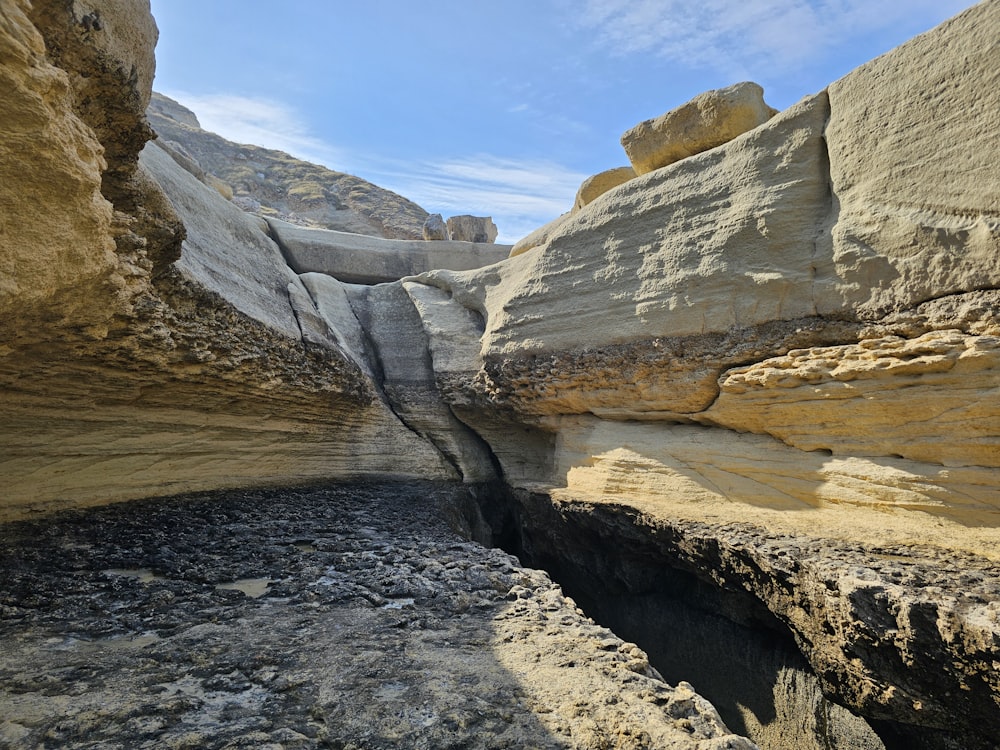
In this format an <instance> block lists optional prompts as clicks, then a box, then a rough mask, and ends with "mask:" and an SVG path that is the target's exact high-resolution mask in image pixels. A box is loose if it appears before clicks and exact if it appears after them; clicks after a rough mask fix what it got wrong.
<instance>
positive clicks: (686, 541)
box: [520, 493, 1000, 750]
mask: <svg viewBox="0 0 1000 750" xmlns="http://www.w3.org/2000/svg"><path fill="white" fill-rule="evenodd" d="M520 509H521V513H522V518H523V519H524V521H523V522H524V524H525V526H526V528H527V534H528V537H527V538H526V540H525V544H526V545H527V548H528V553H527V554H528V558H529V559H531V560H532V563H533V564H536V565H537V564H544V565H546V567H548V568H549V569H550V570H553V571H559V573H560V574H561V575H560V576H557V577H558V578H561V579H563V582H564V586H565V587H566V588H567V590H568V591H569V592H570V593H571V595H573V596H575V597H577V598H578V599H579V601H581V602H585V603H586V604H585V606H587V605H589V604H590V603H591V602H594V603H596V604H597V609H598V610H604V611H605V612H607V610H608V609H609V607H608V605H607V603H605V604H604V605H603V606H602V605H601V601H602V600H605V601H606V600H607V599H608V598H611V599H612V600H614V599H615V598H616V597H621V596H622V595H626V594H627V595H629V597H630V599H631V602H633V605H632V606H634V603H635V602H641V601H646V602H647V603H650V606H654V605H653V603H654V602H655V601H656V600H657V599H660V601H661V603H660V604H658V605H655V606H661V607H662V609H661V611H662V612H663V613H664V614H666V613H667V612H669V610H670V609H671V608H672V607H673V606H674V604H673V601H674V600H679V602H678V603H679V604H681V606H688V607H691V606H693V607H695V608H698V607H701V608H708V607H710V608H711V609H712V610H713V611H714V612H715V614H716V616H718V615H719V614H722V615H723V616H725V617H726V618H727V619H728V620H729V621H730V622H732V623H736V624H739V625H741V626H742V627H743V628H744V632H743V637H744V638H745V639H746V642H747V644H748V647H750V644H751V643H752V640H753V637H754V636H753V633H754V631H756V632H757V633H758V635H757V637H760V634H762V633H764V634H766V633H770V636H771V640H772V641H773V640H774V639H776V638H781V637H785V638H787V637H789V636H791V638H792V639H794V643H795V644H796V645H797V646H798V648H799V649H800V650H801V653H802V654H803V655H804V656H805V657H806V659H807V660H808V661H809V663H810V664H811V665H812V667H813V670H814V673H815V675H816V676H817V677H818V678H819V680H820V682H821V684H822V687H823V690H824V692H825V693H826V694H827V695H831V696H836V698H837V700H838V702H842V703H843V704H844V705H846V706H847V707H849V708H851V709H852V710H854V711H857V712H860V713H861V714H862V715H864V716H865V717H867V718H868V719H869V721H870V722H871V723H872V725H873V726H875V727H876V728H877V729H878V731H879V733H880V735H881V736H882V737H883V738H884V739H885V740H886V743H885V744H886V746H888V747H921V748H982V749H983V750H986V749H987V748H992V747H995V741H996V737H997V736H998V733H1000V710H998V708H1000V682H998V680H1000V677H998V672H997V671H996V669H995V668H994V667H993V666H992V662H993V660H995V659H996V653H997V648H998V646H1000V624H998V615H1000V567H998V566H997V564H996V561H995V559H994V560H989V559H985V558H982V557H980V556H976V555H968V554H963V553H961V552H956V551H954V550H949V549H942V548H941V547H939V546H936V545H927V546H925V545H915V544H906V543H903V544H899V543H898V542H896V541H895V540H891V539H885V540H883V541H882V542H881V543H879V542H874V543H870V544H856V543H849V542H832V541H830V540H824V539H817V538H816V537H815V536H814V535H813V534H811V533H808V532H805V533H801V532H800V533H794V534H785V533H781V532H780V531H777V530H775V529H770V528H768V527H766V526H764V525H760V524H757V523H734V522H733V521H732V519H730V518H723V519H720V520H718V521H708V522H706V521H704V520H700V521H696V522H692V521H689V520H686V519H683V518H681V519H678V518H676V517H673V518H671V517H669V516H668V513H667V512H665V509H664V507H663V506H662V505H661V504H658V503H656V502H651V501H646V502H641V501H640V502H636V501H635V500H634V499H630V500H629V501H626V502H625V503H624V504H622V503H615V502H601V503H596V504H595V503H592V502H589V503H584V502H577V501H566V502H557V503H555V504H553V503H552V502H551V500H550V499H549V498H547V497H540V496H531V495H528V494H527V493H525V494H524V495H522V498H521V501H520ZM670 515H672V514H670ZM609 549H613V550H614V552H613V553H609ZM706 560H711V565H710V566H706V565H705V561H706ZM705 584H708V585H707V586H706V585H705ZM761 605H763V607H761ZM592 611H596V610H592ZM604 619H605V620H606V621H610V620H614V621H615V625H616V627H617V626H618V625H622V627H621V632H622V633H623V634H628V635H626V636H625V637H635V636H636V635H637V634H636V633H629V626H628V623H627V622H622V618H620V617H618V618H616V617H614V616H613V613H611V616H609V617H606V618H604ZM668 619H669V618H664V619H663V620H661V622H663V621H668ZM660 633H661V634H660V636H659V638H660V639H662V641H660V642H659V644H656V643H652V642H651V643H649V644H648V645H647V646H646V648H647V650H649V651H650V652H653V651H654V650H660V649H667V650H669V648H670V643H669V640H670V637H669V636H666V635H664V634H663V631H662V630H661V631H660ZM681 638H682V639H683V640H685V641H687V639H689V638H690V635H689V634H685V635H683V636H681ZM703 647H704V646H703ZM709 648H710V649H712V650H711V651H708V652H707V653H706V652H701V653H694V654H693V655H691V656H686V655H685V654H683V653H681V654H677V655H676V656H675V657H674V660H676V661H684V660H685V659H686V660H687V665H686V668H687V669H688V674H691V675H695V674H698V675H699V676H704V678H705V679H704V680H702V681H701V682H702V683H703V684H704V685H706V686H709V685H713V686H714V689H712V690H710V692H709V695H710V697H711V694H712V693H713V692H715V691H716V690H718V691H719V693H720V694H724V693H725V692H726V686H727V685H731V684H733V683H738V682H744V681H746V680H747V679H748V678H749V679H759V678H760V676H761V675H760V672H761V670H764V669H765V665H764V663H762V662H761V661H757V660H754V659H749V660H747V662H744V663H742V664H740V662H739V660H733V661H727V662H724V663H719V662H717V661H716V660H715V659H713V658H712V656H713V652H714V646H709ZM722 648H725V647H722ZM699 661H700V667H699V666H698V662H699ZM713 662H714V663H713ZM693 667H695V668H693ZM765 674H766V672H765ZM767 676H769V677H772V678H774V677H776V676H773V675H767ZM668 679H669V677H668ZM772 684H773V685H774V688H775V694H776V695H777V693H778V690H779V688H780V686H779V685H778V684H776V683H772ZM699 689H705V688H699ZM758 690H759V687H758ZM750 695H752V696H753V697H749V696H745V697H744V696H740V695H736V696H733V697H734V698H735V700H732V699H730V701H729V702H728V705H726V706H724V708H723V711H724V716H725V718H726V720H727V721H728V722H729V724H730V726H732V727H741V729H750V728H752V727H751V725H752V724H753V723H755V722H758V721H760V719H763V720H764V723H765V724H771V726H770V732H771V734H770V738H771V740H772V741H773V744H771V743H768V745H767V746H769V747H800V748H801V747H810V746H815V747H820V748H827V747H843V748H858V747H879V746H881V745H879V744H875V742H877V741H876V740H875V738H873V737H872V735H871V732H870V731H865V730H864V728H863V727H861V726H859V725H857V724H855V723H853V722H851V721H850V720H849V719H848V717H846V716H843V715H842V716H840V717H837V716H836V712H835V711H827V712H826V714H825V718H827V719H829V718H833V719H834V720H835V721H834V723H833V724H831V725H830V726H829V727H822V723H823V721H824V715H823V713H822V712H821V713H820V714H818V715H817V716H815V720H817V721H818V722H819V723H820V725H821V726H820V731H819V732H816V733H814V735H813V736H812V737H809V738H808V739H807V738H806V737H805V736H803V735H802V734H801V727H802V725H803V724H805V723H806V722H808V721H811V720H813V718H814V717H813V716H810V715H808V714H805V715H803V714H802V713H800V714H799V715H798V716H794V715H793V716H788V717H785V718H783V719H780V720H777V721H775V718H776V717H774V716H773V715H771V716H768V709H770V710H773V709H774V706H773V705H772V706H768V705H767V704H768V702H767V700H766V699H765V698H762V696H761V695H760V692H758V693H757V694H756V695H753V693H751V694H750ZM717 705H720V707H721V706H723V701H722V700H720V701H719V702H718V704H717ZM835 708H836V707H834V709H835ZM779 710H780V706H779ZM754 711H756V712H757V713H758V714H759V715H758V716H757V717H754V716H751V715H750V714H751V713H752V712H754ZM904 716H909V717H912V718H911V721H913V723H914V724H918V726H913V725H912V724H911V725H910V726H906V725H905V724H899V719H900V717H904ZM768 719H771V721H768ZM836 724H840V727H839V729H840V730H841V731H843V730H845V729H846V730H848V731H849V732H850V734H848V735H847V736H846V737H843V736H842V737H840V738H839V740H838V739H837V738H836V731H835V730H836V729H838V727H837V726H836ZM824 730H826V731H824ZM831 730H833V731H831ZM754 734H756V732H755V733H754ZM817 735H818V738H817ZM764 736H765V737H766V736H767V734H766V733H765V734H764ZM817 740H818V741H817ZM814 743H815V744H814ZM761 744H762V746H764V744H763V741H761Z"/></svg>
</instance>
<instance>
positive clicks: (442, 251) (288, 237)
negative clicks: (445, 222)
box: [268, 219, 510, 284]
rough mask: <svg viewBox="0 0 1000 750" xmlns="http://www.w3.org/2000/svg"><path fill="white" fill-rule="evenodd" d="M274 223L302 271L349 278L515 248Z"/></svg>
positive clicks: (372, 280) (479, 261) (389, 275)
mask: <svg viewBox="0 0 1000 750" xmlns="http://www.w3.org/2000/svg"><path fill="white" fill-rule="evenodd" d="M268 226H270V228H271V232H272V234H273V236H274V237H275V239H276V240H277V241H278V244H279V245H280V246H281V249H282V251H283V252H284V254H285V259H286V260H287V261H288V264H289V265H290V266H291V267H292V268H293V269H294V270H295V271H296V272H297V273H311V272H318V273H325V274H329V275H330V276H333V277H334V278H337V279H339V280H340V281H343V282H346V283H349V284H382V283H387V282H391V281H398V280H399V279H402V278H404V277H406V276H416V275H417V274H420V273H424V272H425V271H429V270H431V269H433V268H446V269H452V270H467V269H471V268H480V267H482V266H488V265H490V264H493V263H497V262H499V261H501V260H503V259H504V258H506V257H507V256H508V255H509V254H510V246H509V245H494V244H492V243H487V242H479V243H475V242H461V241H458V240H450V241H439V242H425V241H424V240H385V239H381V238H378V237H369V236H365V235H360V234H350V233H348V232H334V231H330V230H326V229H312V228H305V227H298V226H295V225H293V224H288V223H287V222H283V221H279V220H276V219H268Z"/></svg>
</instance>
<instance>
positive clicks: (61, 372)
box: [0, 0, 457, 517]
mask: <svg viewBox="0 0 1000 750" xmlns="http://www.w3.org/2000/svg"><path fill="white" fill-rule="evenodd" d="M98 6H99V7H98ZM3 9H4V13H3V22H4V34H3V35H2V44H3V65H2V66H0V75H3V76H4V78H5V80H6V81H7V82H8V84H9V85H6V86H5V87H4V92H5V93H4V97H5V100H4V102H3V110H4V112H6V113H8V114H7V115H5V116H4V118H2V119H3V123H2V124H0V128H3V129H4V136H3V138H2V139H0V141H2V145H0V149H2V150H3V151H2V157H3V158H2V159H0V163H2V166H0V169H2V170H3V179H2V187H0V196H2V197H0V202H2V207H3V211H2V219H0V221H2V222H3V231H2V235H3V238H4V239H3V261H2V262H3V264H4V268H3V271H4V273H3V279H4V281H3V288H2V293H0V314H2V315H3V325H2V326H0V336H2V337H3V340H2V342H0V344H2V347H3V348H2V356H0V382H2V391H0V394H2V395H0V398H2V403H0V413H2V418H0V423H2V426H0V431H2V436H0V446H2V451H0V467H2V469H0V470H2V473H3V475H4V477H6V478H7V479H8V481H7V482H6V491H5V497H4V503H3V514H4V516H5V517H12V516H19V515H24V514H25V513H27V512H29V510H30V509H33V508H42V507H52V506H53V505H60V504H74V505H79V504H87V503H92V502H107V501H109V500H115V499H125V498H132V497H137V496H142V495H149V494H163V492H164V491H165V490H166V491H172V490H182V489H194V488H205V487H218V486H227V485H228V486H233V485H239V484H245V483H248V482H252V483H261V482H263V483H269V484H270V483H287V482H300V481H303V480H307V479H308V478H310V477H313V478H315V477H335V476H338V475H340V476H365V475H368V474H371V473H372V472H374V474H375V475H377V476H379V477H384V476H386V475H387V474H388V475H392V474H399V475H400V476H427V475H431V476H438V477H441V478H444V477H456V476H457V473H456V470H455V469H454V468H453V467H451V466H450V465H449V464H448V463H447V461H446V460H445V459H444V458H443V457H442V456H441V454H440V453H439V452H438V451H436V450H435V449H434V448H433V446H431V445H430V444H429V443H427V441H425V440H423V439H422V438H420V437H419V436H417V435H416V434H415V433H413V432H412V431H411V430H410V429H408V428H407V427H406V426H405V425H403V424H402V423H401V422H400V421H399V419H398V418H397V417H396V416H395V414H393V412H392V410H391V409H390V408H389V406H388V404H387V403H386V401H385V398H384V396H382V395H381V392H380V391H379V390H378V389H377V388H376V387H375V386H374V385H373V381H372V380H371V379H370V378H369V377H367V376H366V375H365V374H364V373H363V371H362V370H361V369H360V367H359V365H358V364H357V362H355V361H354V360H352V359H351V357H350V354H349V353H348V352H347V351H346V350H345V349H344V348H343V347H342V346H341V344H340V343H338V341H339V339H338V338H337V335H335V334H334V333H333V332H332V331H331V330H330V329H329V328H328V327H327V325H326V323H325V322H324V320H323V318H322V316H321V315H320V314H319V312H318V311H317V309H316V307H315V304H314V303H313V302H312V298H311V296H310V294H309V292H308V291H307V290H306V288H305V286H304V285H303V283H302V281H301V280H300V279H299V277H298V276H297V275H296V274H295V273H294V272H293V271H291V270H290V269H289V268H288V266H287V265H286V264H285V262H284V260H283V258H282V255H281V253H280V250H279V249H278V247H277V245H276V244H275V243H274V241H273V240H271V239H270V237H268V235H267V234H266V233H265V227H263V226H261V225H260V224H259V221H258V220H256V219H254V218H253V217H251V216H248V215H247V214H245V213H244V212H243V211H241V210H239V209H238V208H237V207H235V206H234V205H233V204H232V203H230V202H229V201H226V200H225V199H224V198H223V197H222V196H221V195H220V194H219V193H218V191H216V190H213V189H212V188H209V187H207V186H206V185H204V184H203V183H202V182H200V181H199V180H197V179H196V178H195V177H194V176H193V175H192V174H190V173H189V172H188V171H186V170H185V169H183V168H182V167H181V166H180V165H179V164H178V163H177V161H176V160H175V159H173V158H171V156H170V155H168V154H167V153H166V152H165V151H164V150H163V149H161V148H160V147H159V146H157V145H152V144H151V145H148V146H145V151H144V152H143V155H142V158H141V159H140V158H139V151H140V149H142V148H143V145H144V144H145V142H146V140H147V139H148V138H149V137H150V136H151V131H150V130H149V128H148V125H146V122H145V119H144V115H143V113H144V110H145V108H146V103H147V102H148V100H149V97H150V85H151V80H152V75H153V69H152V66H153V56H152V50H153V44H154V42H155V36H156V31H155V25H154V24H153V21H152V18H151V17H150V14H149V7H148V3H145V2H141V1H139V0H137V1H135V2H124V3H119V2H109V3H101V4H97V5H95V7H94V8H93V9H92V12H93V13H97V14H98V15H99V17H100V19H101V20H100V23H99V24H97V25H96V26H95V25H94V23H93V19H92V18H89V16H85V15H81V13H82V11H80V10H79V8H77V6H71V5H63V4H57V3H35V4H33V5H31V6H29V4H28V3H26V2H13V1H9V2H5V3H4V8H3ZM88 20H89V22H88ZM98 103H100V104H98ZM167 194H169V196H170V197H169V198H168V197H167ZM341 338H343V337H341ZM391 446H395V447H391ZM397 449H398V450H397Z"/></svg>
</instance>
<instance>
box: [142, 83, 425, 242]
mask: <svg viewBox="0 0 1000 750" xmlns="http://www.w3.org/2000/svg"><path fill="white" fill-rule="evenodd" d="M148 115H149V121H150V124H151V125H152V126H153V129H154V130H155V131H156V133H157V135H158V136H159V137H160V140H161V141H163V142H164V144H165V145H166V146H167V148H168V149H170V150H172V151H173V152H174V153H175V154H176V155H178V156H179V157H180V159H181V160H182V161H186V162H187V165H188V166H190V168H192V169H193V170H194V171H196V172H197V171H198V170H201V171H202V174H206V173H207V174H208V175H209V179H210V180H211V179H212V177H213V176H214V178H215V179H216V180H221V181H222V182H223V183H224V184H225V185H226V186H228V187H229V189H231V190H232V193H233V194H232V196H231V197H233V198H234V199H235V200H236V202H237V203H238V204H239V205H240V206H241V207H243V208H245V209H247V210H250V211H252V212H254V213H258V214H260V215H261V216H264V217H268V218H278V219H284V220H286V221H288V220H291V221H296V222H298V223H301V224H304V225H307V226H315V227H319V228H321V229H333V230H337V231H342V232H352V233H354V234H369V235H374V236H376V237H386V238H388V239H398V240H413V239H420V238H422V237H423V225H424V222H425V221H426V220H427V216H428V214H427V212H426V211H425V210H424V209H422V208H421V207H420V206H418V205H417V204H416V203H413V202H412V201H409V200H407V199H406V198H404V197H403V196H401V195H397V194H396V193H393V192H392V191H390V190H385V189H384V188H380V187H379V186H377V185H373V184H372V183H370V182H368V181H366V180H362V179H361V178H359V177H355V176H354V175H349V174H345V173H343V172H335V171H334V170H332V169H327V168H326V167H322V166H319V165H317V164H310V163H309V162H306V161H302V160H301V159H296V158H294V157H292V156H289V155H288V154H286V153H283V152H281V151H275V150H274V149H268V148H261V147H260V146H253V145H250V144H241V143H233V142H232V141H228V140H226V139H225V138H222V137H220V136H218V135H216V134H215V133H210V132H208V131H206V130H202V128H201V125H200V123H199V122H198V118H197V117H196V116H195V113H194V112H191V110H189V109H187V108H186V107H183V106H182V105H180V104H178V103H177V102H175V101H174V100H173V99H170V98H169V97H166V96H164V95H163V94H158V93H155V92H154V93H153V95H152V98H151V99H150V103H149V110H148ZM223 190H225V188H223Z"/></svg>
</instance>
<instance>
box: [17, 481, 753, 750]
mask: <svg viewBox="0 0 1000 750" xmlns="http://www.w3.org/2000/svg"><path fill="white" fill-rule="evenodd" d="M467 492H468V490H467V489H462V488H456V487H455V486H447V485H437V484H431V483H425V484H409V485H388V486H386V485H382V486H366V485H341V486H338V487H327V488H313V489H298V490H280V491H278V490H273V491H233V492H228V493H214V494H211V495H208V494H204V495H198V496H187V497H177V498H169V499H163V500H153V501H138V502H134V503H128V504H124V505H115V506H109V507H103V508H99V509H92V510H80V511H68V512H64V513H61V514H59V515H57V516H50V517H48V518H46V519H45V520H44V521H40V522H21V523H16V524H10V525H8V526H6V527H5V535H4V537H3V542H2V544H0V565H2V566H3V569H4V571H5V573H6V575H5V576H4V578H3V581H2V583H0V606H2V608H3V609H2V624H0V643H3V644H4V648H3V649H2V651H0V686H2V687H0V707H2V711H0V747H5V748H7V747H9V748H15V747H16V748H36V747H37V748H55V747H59V748H84V747H86V748H92V747H100V748H130V749H131V748H162V747H169V748H224V747H225V748H231V747H256V748H264V747H266V748H271V747H273V748H279V747H282V748H313V747H339V748H347V747H355V748H390V747H415V748H416V747H423V748H445V747H456V748H457V747H481V748H494V747H497V748H499V747H540V748H564V747H565V748H568V747H573V748H598V747H607V746H609V744H608V743H611V742H613V743H614V746H616V747H623V748H643V747H653V746H655V747H676V748H703V749H705V750H707V749H708V748H715V747H720V748H721V747H731V748H752V747H753V745H752V744H751V743H749V742H748V741H746V740H744V739H742V738H739V737H736V736H734V735H730V734H728V732H727V731H726V729H725V728H724V726H723V725H722V722H721V720H720V719H719V718H718V715H717V714H716V712H715V710H714V709H713V708H712V707H711V706H710V705H709V704H708V703H707V702H706V701H704V699H702V698H701V697H700V696H698V695H697V694H696V693H694V691H693V690H692V689H691V688H690V686H689V685H687V684H686V683H680V684H679V685H678V686H677V687H671V686H669V685H668V684H666V683H665V682H663V681H662V680H661V679H660V678H659V676H658V675H657V673H656V672H655V671H654V670H653V669H652V668H651V667H650V666H649V662H648V660H647V658H646V656H645V654H644V653H643V652H642V651H641V650H639V649H638V648H637V647H636V646H634V645H633V644H630V643H625V642H623V641H621V640H620V639H618V638H616V637H615V636H614V635H613V634H612V633H611V632H610V631H608V630H606V629H604V628H602V627H600V626H598V625H595V624H594V623H593V622H592V621H590V620H588V619H587V618H586V617H585V616H584V615H583V613H582V612H580V610H578V609H577V608H576V605H575V604H574V603H573V602H572V600H570V599H567V598H566V597H565V596H564V595H563V593H562V591H561V590H560V589H559V587H558V586H556V585H555V584H553V583H552V582H551V580H549V578H548V577H547V576H546V575H545V574H544V573H541V572H539V571H536V570H531V569H527V568H523V567H521V566H520V565H519V563H518V561H517V560H516V558H513V557H511V556H510V555H508V554H506V553H504V552H501V551H499V550H495V549H487V548H485V547H482V546H481V545H479V544H477V543H475V542H470V541H467V540H466V539H465V538H464V537H463V536H461V535H459V534H458V533H456V530H455V529H456V527H457V526H458V527H460V526H461V525H462V521H461V519H462V513H463V510H462V506H461V505H460V504H459V501H460V500H461V499H462V498H463V497H464V496H465V494H466V493H467ZM446 519H452V523H451V524H449V523H448V522H446ZM719 743H722V744H719ZM727 743H728V744H727Z"/></svg>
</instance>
